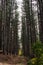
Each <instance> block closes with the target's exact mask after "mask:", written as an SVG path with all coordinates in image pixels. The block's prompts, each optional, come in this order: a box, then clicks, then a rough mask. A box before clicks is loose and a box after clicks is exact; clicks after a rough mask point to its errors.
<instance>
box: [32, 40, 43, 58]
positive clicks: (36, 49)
mask: <svg viewBox="0 0 43 65" xmlns="http://www.w3.org/2000/svg"><path fill="white" fill-rule="evenodd" d="M32 49H33V53H34V55H35V56H36V57H40V56H41V54H43V44H42V43H41V42H40V41H37V42H36V43H34V44H33V46H32Z"/></svg>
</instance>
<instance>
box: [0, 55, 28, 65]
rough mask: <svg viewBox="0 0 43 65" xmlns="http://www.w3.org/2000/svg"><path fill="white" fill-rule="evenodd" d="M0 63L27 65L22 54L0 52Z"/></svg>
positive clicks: (1, 64)
mask: <svg viewBox="0 0 43 65" xmlns="http://www.w3.org/2000/svg"><path fill="white" fill-rule="evenodd" d="M0 65H27V60H26V58H24V57H23V56H10V55H8V56H7V55H3V54H0Z"/></svg>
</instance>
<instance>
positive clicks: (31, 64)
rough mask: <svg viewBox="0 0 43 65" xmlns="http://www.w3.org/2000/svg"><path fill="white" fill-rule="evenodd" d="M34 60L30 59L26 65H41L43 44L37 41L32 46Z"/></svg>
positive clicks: (42, 61)
mask: <svg viewBox="0 0 43 65" xmlns="http://www.w3.org/2000/svg"><path fill="white" fill-rule="evenodd" d="M32 49H33V52H34V55H35V58H32V59H30V60H29V61H28V63H27V64H28V65H43V44H42V43H41V42H40V41H37V42H36V43H35V44H33V46H32Z"/></svg>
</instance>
